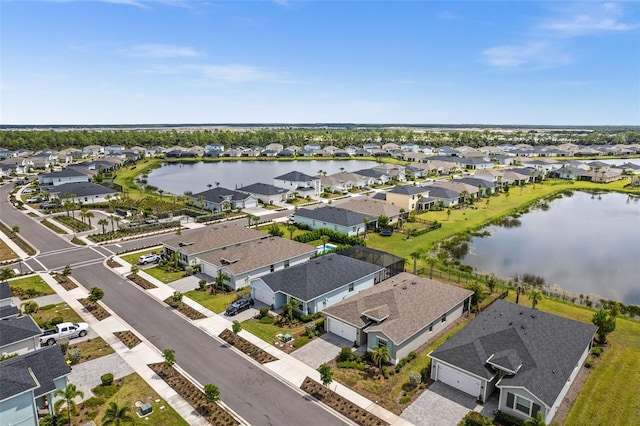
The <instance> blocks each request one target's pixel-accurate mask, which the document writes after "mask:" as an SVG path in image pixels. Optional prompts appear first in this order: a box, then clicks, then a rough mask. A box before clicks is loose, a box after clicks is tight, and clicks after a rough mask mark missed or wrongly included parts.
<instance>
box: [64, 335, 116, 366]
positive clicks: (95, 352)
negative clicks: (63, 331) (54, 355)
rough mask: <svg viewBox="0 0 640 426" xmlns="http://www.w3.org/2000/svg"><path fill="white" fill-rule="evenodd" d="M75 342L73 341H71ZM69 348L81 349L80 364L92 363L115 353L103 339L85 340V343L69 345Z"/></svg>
mask: <svg viewBox="0 0 640 426" xmlns="http://www.w3.org/2000/svg"><path fill="white" fill-rule="evenodd" d="M71 342H73V340H72V341H71ZM69 348H77V349H80V354H81V357H80V363H82V362H85V361H91V360H92V359H96V358H99V357H101V356H105V355H109V354H112V353H114V352H115V351H114V350H113V348H112V347H111V346H109V344H108V343H107V342H105V341H104V340H103V339H102V338H101V337H96V338H93V339H89V340H85V341H84V342H80V343H74V344H71V345H69Z"/></svg>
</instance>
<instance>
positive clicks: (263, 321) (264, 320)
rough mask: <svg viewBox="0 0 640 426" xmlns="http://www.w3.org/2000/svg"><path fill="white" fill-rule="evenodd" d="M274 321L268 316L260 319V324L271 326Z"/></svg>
mask: <svg viewBox="0 0 640 426" xmlns="http://www.w3.org/2000/svg"><path fill="white" fill-rule="evenodd" d="M275 321H276V320H275V319H273V317H270V316H266V317H262V318H260V324H273V323H274V322H275Z"/></svg>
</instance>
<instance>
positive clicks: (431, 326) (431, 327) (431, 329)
mask: <svg viewBox="0 0 640 426" xmlns="http://www.w3.org/2000/svg"><path fill="white" fill-rule="evenodd" d="M432 331H433V324H431V325H430V326H429V333H431V332H432Z"/></svg>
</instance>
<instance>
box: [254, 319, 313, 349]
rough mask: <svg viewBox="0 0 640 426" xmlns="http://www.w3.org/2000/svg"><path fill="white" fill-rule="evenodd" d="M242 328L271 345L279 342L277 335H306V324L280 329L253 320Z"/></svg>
mask: <svg viewBox="0 0 640 426" xmlns="http://www.w3.org/2000/svg"><path fill="white" fill-rule="evenodd" d="M316 321H321V320H316ZM242 328H243V329H245V330H247V331H248V332H249V333H251V334H253V335H255V336H258V337H259V338H261V339H262V340H264V341H265V342H267V343H271V344H273V343H274V342H275V341H277V340H278V338H277V337H276V335H277V334H290V335H292V336H296V335H299V334H302V333H304V331H305V328H304V324H300V325H299V326H297V327H278V326H277V325H274V324H261V323H259V322H256V321H251V320H247V321H243V322H242Z"/></svg>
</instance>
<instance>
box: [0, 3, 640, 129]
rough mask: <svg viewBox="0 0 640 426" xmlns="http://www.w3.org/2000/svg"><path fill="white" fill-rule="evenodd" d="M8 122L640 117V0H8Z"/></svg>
mask: <svg viewBox="0 0 640 426" xmlns="http://www.w3.org/2000/svg"><path fill="white" fill-rule="evenodd" d="M0 36H1V37H0V124H4V125H6V124H141V123H148V124H160V123H363V124H365V123H366V124H376V123H411V124H496V125H499V124H511V125H517V124H523V125H640V2H635V1H626V2H615V3H608V2H597V1H588V2H575V1H548V2H547V1H516V0H511V1H503V2H489V1H480V0H476V1H426V0H425V1H419V0H414V1H395V0H393V1H392V0H388V1H358V0H352V1H344V0H343V1H324V0H323V1H302V0H275V1H271V0H263V1H243V0H235V1H230V0H229V1H199V0H93V1H91V0H83V1H80V0H40V1H30V0H0Z"/></svg>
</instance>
